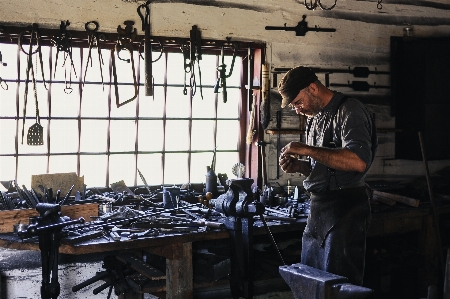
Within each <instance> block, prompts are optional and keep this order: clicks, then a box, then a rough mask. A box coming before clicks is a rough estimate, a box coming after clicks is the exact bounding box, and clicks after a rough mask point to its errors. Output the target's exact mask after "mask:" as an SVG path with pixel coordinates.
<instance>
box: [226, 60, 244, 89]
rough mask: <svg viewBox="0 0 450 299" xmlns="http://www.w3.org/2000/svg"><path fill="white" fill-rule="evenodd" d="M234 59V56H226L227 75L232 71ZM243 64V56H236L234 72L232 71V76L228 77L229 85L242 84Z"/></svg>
mask: <svg viewBox="0 0 450 299" xmlns="http://www.w3.org/2000/svg"><path fill="white" fill-rule="evenodd" d="M232 60H233V59H232V56H225V64H226V65H227V75H228V74H229V73H230V70H231V62H232ZM241 66H242V58H240V57H236V59H235V61H234V67H233V72H232V73H231V76H230V77H229V78H227V86H241Z"/></svg>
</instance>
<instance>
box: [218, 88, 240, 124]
mask: <svg viewBox="0 0 450 299" xmlns="http://www.w3.org/2000/svg"><path fill="white" fill-rule="evenodd" d="M240 102H241V91H240V90H239V89H236V88H228V89H227V102H226V103H224V102H223V98H222V94H221V93H220V94H219V101H218V104H217V105H218V108H217V117H219V118H238V117H239V107H240Z"/></svg>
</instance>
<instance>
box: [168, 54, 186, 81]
mask: <svg viewBox="0 0 450 299" xmlns="http://www.w3.org/2000/svg"><path fill="white" fill-rule="evenodd" d="M185 75H186V82H189V81H188V80H189V74H186V73H185V70H184V58H183V54H181V53H169V55H168V59H167V84H184V82H185V81H184V80H185V79H184V78H185ZM187 85H189V83H187Z"/></svg>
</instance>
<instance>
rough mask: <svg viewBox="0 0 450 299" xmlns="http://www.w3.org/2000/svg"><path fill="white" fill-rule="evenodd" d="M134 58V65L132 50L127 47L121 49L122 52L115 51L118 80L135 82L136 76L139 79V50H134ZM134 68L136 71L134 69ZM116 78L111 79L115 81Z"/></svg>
mask: <svg viewBox="0 0 450 299" xmlns="http://www.w3.org/2000/svg"><path fill="white" fill-rule="evenodd" d="M133 53H134V55H133V60H134V66H133V61H131V55H130V52H129V51H128V50H126V49H124V50H121V51H120V52H116V51H114V55H115V56H114V58H115V64H116V76H117V82H124V83H131V84H133V83H134V78H133V75H134V77H135V78H136V80H137V75H138V74H137V71H136V70H137V65H138V63H139V61H138V59H139V56H138V55H139V54H138V52H137V51H134V52H133ZM108 57H109V56H108ZM133 68H134V71H133ZM113 80H114V78H113V79H112V80H111V81H113Z"/></svg>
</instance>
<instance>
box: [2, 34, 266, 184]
mask: <svg viewBox="0 0 450 299" xmlns="http://www.w3.org/2000/svg"><path fill="white" fill-rule="evenodd" d="M2 29H3V30H2V34H1V35H0V43H7V44H17V39H18V38H19V35H20V32H22V31H23V30H25V29H26V28H23V27H3V28H2ZM39 31H40V33H41V44H42V45H44V46H52V38H53V36H57V35H58V34H59V31H58V30H52V29H39ZM69 32H70V34H71V36H72V38H71V42H72V47H73V48H79V47H87V46H88V41H87V34H86V32H77V31H69ZM102 34H103V36H104V37H105V40H104V41H103V42H102V49H113V48H114V45H115V43H116V36H117V35H116V34H111V33H102ZM151 38H152V41H153V42H152V44H154V46H155V47H157V46H158V44H161V45H163V47H164V53H163V55H165V56H166V57H167V56H168V55H169V53H180V52H181V50H180V45H183V44H186V43H187V42H188V41H189V39H186V38H172V37H155V36H153V37H151ZM142 39H143V35H141V36H138V37H137V40H142ZM231 43H232V44H234V45H236V47H237V49H238V50H237V51H236V56H237V58H236V59H242V65H243V68H242V70H241V82H240V86H239V87H235V88H239V89H240V90H241V103H240V107H239V117H238V118H239V123H240V136H239V140H240V141H239V142H238V149H237V153H238V155H239V162H241V163H246V162H247V163H248V162H249V161H248V152H249V149H248V147H247V146H246V145H245V134H246V132H247V129H246V128H247V125H248V117H249V113H248V107H251V106H250V105H249V101H251V100H252V98H251V94H252V92H251V90H252V89H251V88H249V86H253V81H254V78H253V72H254V70H253V68H254V65H253V63H254V62H253V59H249V57H251V58H253V53H254V52H255V50H256V51H257V52H259V53H260V52H261V51H262V50H263V49H264V47H265V45H264V44H261V43H255V42H239V41H236V42H235V41H233V42H230V40H229V39H227V40H225V41H218V40H202V51H203V53H204V54H212V55H217V64H219V63H220V62H219V58H220V51H221V50H222V47H223V50H224V54H225V55H232V54H233V52H232V51H233V49H232V48H231V47H230V45H231ZM140 45H141V43H140V42H139V43H137V42H136V43H134V45H133V48H134V51H139V49H140ZM52 48H54V47H52ZM54 50H56V48H55V49H54ZM19 54H20V53H19V49H18V53H17V55H18V56H17V57H19ZM155 54H157V53H155V52H154V56H155ZM81 56H82V54H81ZM60 60H61V59H60ZM83 60H84V59H83V57H81V62H83ZM166 61H167V60H166ZM19 63H20V61H19ZM53 63H54V62H53V61H52V55H51V54H50V61H49V64H50V66H52V65H53ZM105 65H106V63H105ZM143 65H144V64H143V63H142V62H140V63H138V67H137V69H136V73H137V74H139V73H140V68H142V67H143ZM244 66H247V67H244ZM256 67H258V66H256ZM79 69H81V70H82V65H81V66H80V68H79ZM248 70H250V72H249V71H248ZM109 72H110V73H111V69H109ZM165 76H166V79H167V74H165ZM216 76H217V75H216ZM79 78H81V74H79ZM46 79H47V80H46V81H47V82H49V83H63V82H58V81H54V80H52V78H50V79H48V78H46ZM4 81H5V82H7V83H8V81H13V82H18V83H19V84H18V85H20V84H21V83H24V82H25V78H20V77H19V79H18V80H4ZM138 81H141V80H140V79H138ZM249 82H250V84H249ZM81 83H82V82H81V80H80V81H79V82H77V84H78V88H82V87H81ZM105 83H106V82H105ZM86 84H89V83H88V82H86ZM119 84H120V83H119ZM143 86H144V84H143V83H142V82H139V89H141V90H143V89H144V88H143ZM160 86H162V87H163V88H164V89H165V91H164V93H165V96H166V93H167V88H168V87H171V86H174V85H171V84H167V80H166V81H165V82H164V83H163V84H160ZM105 87H106V84H105ZM203 88H212V86H203ZM230 88H232V87H230ZM197 92H198V91H197ZM108 93H109V94H108V98H109V104H110V105H111V103H112V102H114V101H113V97H114V96H113V95H112V93H113V87H112V86H111V84H109V90H108ZM80 94H81V93H80ZM249 95H250V97H249ZM29 97H31V96H30V95H29ZM80 97H82V96H81V95H80ZM220 98H221V95H220V94H216V106H217V101H218V100H220ZM21 100H22V97H21V94H19V87H18V88H17V92H16V101H17V103H19V101H21ZM138 100H139V99H138ZM191 102H192V97H191ZM191 108H192V103H191ZM164 109H165V108H164ZM109 111H111V109H109ZM137 111H138V108H137ZM216 111H217V107H216ZM18 112H19V111H18ZM137 113H138V112H137ZM2 118H3V119H14V120H15V121H16V127H17V128H19V130H20V128H21V119H22V117H20V116H19V113H18V114H17V115H16V116H14V117H12V116H11V117H2ZM28 118H29V117H27V119H28ZM30 118H34V117H30ZM41 119H43V120H45V119H47V120H50V121H51V120H70V119H73V120H76V121H77V122H78V137H79V138H80V136H81V135H80V134H81V133H80V127H81V123H82V121H83V120H84V119H91V120H108V122H111V121H114V120H116V119H120V120H127V119H128V120H133V121H136V120H147V118H146V117H140V116H139V115H138V114H136V115H135V116H134V117H117V118H116V117H112V116H111V115H108V116H106V117H102V118H98V117H92V118H89V117H82V116H80V115H78V116H74V117H54V116H51V115H49V116H48V117H41ZM148 119H151V120H154V119H155V118H148ZM161 119H163V122H165V121H166V120H168V119H169V118H166V117H165V112H164V116H163V117H162V118H161ZM181 119H183V118H181ZM185 119H186V120H188V122H189V136H190V138H191V135H192V134H191V133H192V132H191V128H192V113H191V116H190V117H188V118H185ZM177 120H180V118H177ZM195 120H197V119H195ZM205 120H214V121H215V122H217V121H218V120H220V118H217V115H216V116H215V117H213V118H205ZM19 123H20V124H19ZM215 134H216V133H215ZM136 135H138V133H137V134H136ZM109 138H110V132H109V125H108V141H107V143H108V147H107V150H105V152H95V153H89V152H81V151H80V141H78V150H77V152H74V153H52V152H51V150H50V144H51V139H50V136H49V135H48V134H47V140H45V141H44V146H46V151H45V153H41V154H33V153H30V154H26V153H19V152H18V143H19V142H20V140H19V139H20V136H19V134H16V141H15V143H16V144H15V153H13V154H1V155H2V156H14V157H15V162H16V163H15V165H16V169H15V171H14V173H15V177H14V179H16V180H17V174H18V167H19V162H18V160H19V157H22V156H46V157H47V173H49V165H50V156H55V155H76V157H77V175H80V167H81V166H80V164H81V162H80V156H82V155H106V156H107V162H106V163H107V166H106V167H107V169H106V178H105V186H109V184H110V183H111V182H110V181H109V178H110V176H109V160H110V156H111V155H115V154H118V155H120V154H133V155H134V158H135V165H136V167H135V168H136V169H135V174H134V185H135V186H136V185H138V180H139V178H138V172H137V168H138V167H137V159H138V155H139V154H145V153H150V152H146V151H139V150H137V144H136V145H135V149H134V151H126V152H111V151H110V144H109V143H110V139H109ZM137 139H138V136H136V140H137ZM219 151H221V150H220V149H218V152H219ZM156 152H161V154H163V155H164V154H165V153H170V151H165V150H164V149H163V150H162V151H156ZM183 152H186V153H188V155H189V158H188V165H189V166H188V167H189V169H188V171H189V174H188V176H189V178H190V175H191V173H190V163H191V154H192V153H196V152H197V151H195V150H192V148H191V146H190V147H189V150H187V151H183ZM200 152H204V151H200ZM223 152H226V150H225V151H223ZM211 153H212V150H211ZM162 163H163V165H162V167H163V169H164V158H163V162H162ZM162 171H163V170H162ZM205 172H206V171H205ZM81 175H82V174H81ZM162 177H163V180H164V173H163V176H162ZM139 182H140V180H139ZM179 183H184V182H179ZM192 183H198V182H192ZM96 187H102V186H96Z"/></svg>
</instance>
